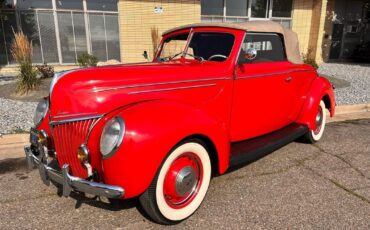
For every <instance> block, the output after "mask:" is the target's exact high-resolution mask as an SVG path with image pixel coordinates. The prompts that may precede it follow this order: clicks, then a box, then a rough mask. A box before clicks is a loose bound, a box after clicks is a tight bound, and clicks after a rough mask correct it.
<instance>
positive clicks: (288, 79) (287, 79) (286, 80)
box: [285, 77, 293, 82]
mask: <svg viewBox="0 0 370 230" xmlns="http://www.w3.org/2000/svg"><path fill="white" fill-rule="evenodd" d="M292 80H293V78H292V77H287V78H285V82H291V81H292Z"/></svg>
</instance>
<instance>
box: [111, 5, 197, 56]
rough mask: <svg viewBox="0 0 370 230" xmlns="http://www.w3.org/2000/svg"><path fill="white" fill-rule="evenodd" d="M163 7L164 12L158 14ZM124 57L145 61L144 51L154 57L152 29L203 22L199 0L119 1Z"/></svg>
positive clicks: (160, 29) (121, 43)
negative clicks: (157, 11) (156, 11)
mask: <svg viewBox="0 0 370 230" xmlns="http://www.w3.org/2000/svg"><path fill="white" fill-rule="evenodd" d="M155 7H162V9H163V13H155V12H154V8H155ZM118 12H119V26H120V46H121V60H122V62H124V63H128V62H142V61H146V60H145V59H144V57H143V55H142V54H143V51H144V50H147V51H148V54H149V57H150V58H152V56H153V55H152V53H153V48H152V39H151V28H152V27H157V28H158V30H159V35H161V34H162V32H163V31H165V30H167V29H171V28H173V27H176V26H180V25H185V24H190V23H195V22H200V0H119V1H118Z"/></svg>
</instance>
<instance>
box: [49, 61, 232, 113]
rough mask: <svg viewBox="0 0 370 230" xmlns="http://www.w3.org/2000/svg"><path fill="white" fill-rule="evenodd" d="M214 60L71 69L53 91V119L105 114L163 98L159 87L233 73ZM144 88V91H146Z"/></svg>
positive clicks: (189, 82) (187, 84)
mask: <svg viewBox="0 0 370 230" xmlns="http://www.w3.org/2000/svg"><path fill="white" fill-rule="evenodd" d="M225 67H226V65H225V64H221V63H215V62H197V61H194V62H193V61H192V62H180V61H176V62H169V63H138V64H130V65H117V66H106V67H97V68H86V69H79V70H75V71H70V72H67V73H65V74H64V75H62V76H61V77H60V78H58V80H57V81H54V82H55V84H54V85H52V90H51V92H50V115H51V117H52V119H53V120H61V119H66V118H71V119H73V118H74V117H81V116H95V115H103V114H106V113H109V112H110V111H113V110H115V109H117V108H120V107H123V106H126V105H129V104H132V103H136V102H138V101H145V100H155V99H158V98H163V95H161V94H160V93H159V92H157V93H150V92H156V90H157V89H160V88H163V87H167V88H168V87H179V86H180V85H181V86H183V85H184V84H185V85H186V86H190V87H191V85H193V84H199V82H202V81H207V80H210V79H214V78H226V77H227V75H228V74H227V73H230V70H228V68H225ZM144 92H145V93H144Z"/></svg>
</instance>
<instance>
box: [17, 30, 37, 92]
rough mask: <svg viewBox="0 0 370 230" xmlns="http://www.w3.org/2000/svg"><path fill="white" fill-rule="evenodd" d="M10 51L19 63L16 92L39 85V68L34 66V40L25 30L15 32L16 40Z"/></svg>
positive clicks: (26, 90) (25, 90) (28, 89)
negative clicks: (28, 36)
mask: <svg viewBox="0 0 370 230" xmlns="http://www.w3.org/2000/svg"><path fill="white" fill-rule="evenodd" d="M10 52H11V54H12V56H13V58H14V60H15V61H16V62H17V63H18V65H19V74H18V76H17V78H18V79H17V87H16V92H17V93H20V94H24V93H27V92H28V91H30V90H33V89H35V88H36V86H38V84H39V83H40V80H39V79H38V78H37V70H36V68H35V67H34V66H32V42H31V41H30V40H28V38H27V36H26V35H24V33H23V32H17V33H14V40H13V43H12V45H11V49H10Z"/></svg>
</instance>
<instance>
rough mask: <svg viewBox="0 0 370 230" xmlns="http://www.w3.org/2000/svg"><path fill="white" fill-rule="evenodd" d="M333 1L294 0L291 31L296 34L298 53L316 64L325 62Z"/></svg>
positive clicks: (328, 44) (328, 45)
mask: <svg viewBox="0 0 370 230" xmlns="http://www.w3.org/2000/svg"><path fill="white" fill-rule="evenodd" d="M333 4H334V0H294V3H293V26H292V29H293V30H294V31H295V32H296V33H297V34H298V39H299V42H300V51H301V53H302V54H308V53H309V56H310V57H311V58H314V59H315V60H316V61H317V62H318V63H321V62H323V61H325V60H327V56H328V50H329V47H330V41H329V40H328V39H327V37H328V35H329V36H330V35H331V26H330V25H332V22H331V20H330V14H331V10H332V9H333Z"/></svg>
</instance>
